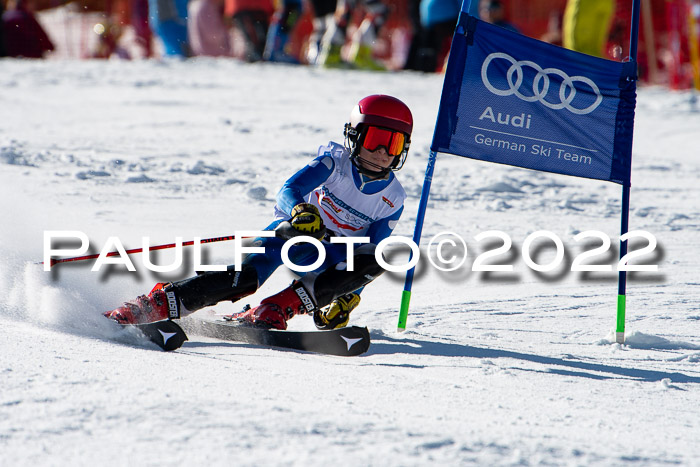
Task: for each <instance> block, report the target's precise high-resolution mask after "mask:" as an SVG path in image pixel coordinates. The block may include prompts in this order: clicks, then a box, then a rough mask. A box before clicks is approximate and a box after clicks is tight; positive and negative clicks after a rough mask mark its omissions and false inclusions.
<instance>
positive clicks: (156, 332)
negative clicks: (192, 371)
mask: <svg viewBox="0 0 700 467" xmlns="http://www.w3.org/2000/svg"><path fill="white" fill-rule="evenodd" d="M121 326H122V327H125V328H126V327H129V328H136V329H138V330H139V331H141V332H142V333H143V335H144V336H146V338H147V339H148V340H150V341H151V342H153V343H154V344H156V345H157V346H158V347H160V348H161V349H163V350H165V351H167V352H170V351H172V350H175V349H179V348H180V347H181V346H182V344H184V342H185V341H186V340H187V334H185V331H183V330H182V328H181V327H180V326H179V325H178V324H177V323H175V322H174V321H171V320H169V319H166V320H163V321H156V322H154V323H144V324H122V325H121Z"/></svg>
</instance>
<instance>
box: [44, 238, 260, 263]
mask: <svg viewBox="0 0 700 467" xmlns="http://www.w3.org/2000/svg"><path fill="white" fill-rule="evenodd" d="M235 238H236V236H235V235H229V236H227V237H213V238H203V239H201V240H200V241H199V243H214V242H225V241H227V240H233V239H235ZM243 238H248V237H243ZM191 245H194V240H189V241H187V242H183V243H182V246H191ZM175 246H176V244H175V243H168V244H165V245H156V246H151V247H149V248H148V251H155V250H165V249H168V248H174V247H175ZM142 252H143V248H134V249H131V250H126V254H127V255H131V254H134V253H142ZM119 254H120V253H119V252H118V251H112V252H109V253H107V254H106V255H105V256H118V255H119ZM99 256H100V255H99V254H97V255H85V256H75V257H73V258H59V259H54V258H51V263H49V267H53V266H54V265H55V264H58V263H68V262H71V261H85V260H88V259H97V258H98V257H99ZM39 264H44V262H43V261H42V262H41V263H39Z"/></svg>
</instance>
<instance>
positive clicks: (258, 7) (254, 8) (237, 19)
mask: <svg viewBox="0 0 700 467" xmlns="http://www.w3.org/2000/svg"><path fill="white" fill-rule="evenodd" d="M274 11H275V10H274V6H273V4H272V0H225V8H224V17H226V18H231V22H232V24H233V27H234V29H235V30H237V31H239V32H240V33H241V38H242V39H243V43H244V48H245V50H244V52H243V59H244V60H246V61H248V62H257V61H260V60H262V58H263V53H264V51H265V41H266V38H267V31H268V27H269V25H270V16H272V14H273V13H274Z"/></svg>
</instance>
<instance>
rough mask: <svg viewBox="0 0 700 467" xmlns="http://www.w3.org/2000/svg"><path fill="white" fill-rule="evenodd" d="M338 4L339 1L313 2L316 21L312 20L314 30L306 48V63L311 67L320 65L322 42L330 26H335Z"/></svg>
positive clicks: (317, 0)
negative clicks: (334, 19) (334, 18)
mask: <svg viewBox="0 0 700 467" xmlns="http://www.w3.org/2000/svg"><path fill="white" fill-rule="evenodd" d="M337 3H338V2H337V0H311V5H312V7H313V10H314V11H313V14H314V19H313V20H312V25H313V29H312V31H311V35H310V36H309V39H308V44H307V47H306V62H307V63H308V64H309V65H316V64H317V63H318V56H319V55H320V53H321V40H322V39H323V36H324V35H325V33H326V31H327V30H328V28H329V27H330V25H331V24H333V14H334V13H335V9H336V7H337Z"/></svg>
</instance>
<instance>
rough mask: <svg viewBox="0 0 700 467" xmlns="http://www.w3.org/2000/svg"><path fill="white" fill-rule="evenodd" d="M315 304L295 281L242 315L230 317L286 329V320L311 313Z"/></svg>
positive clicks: (303, 288) (299, 283)
mask: <svg viewBox="0 0 700 467" xmlns="http://www.w3.org/2000/svg"><path fill="white" fill-rule="evenodd" d="M315 309H316V304H315V303H314V302H313V299H312V298H311V294H309V292H307V290H306V288H305V287H304V286H303V285H302V284H301V282H298V281H295V282H294V283H293V284H292V285H290V286H289V287H287V288H286V289H284V290H283V291H281V292H279V293H278V294H276V295H273V296H271V297H267V298H266V299H265V300H263V301H262V302H260V305H258V306H257V307H255V308H250V309H248V310H246V311H243V312H242V313H238V314H235V315H233V316H232V318H234V319H242V320H244V321H248V322H250V323H253V324H255V325H260V326H265V327H272V328H276V329H281V330H285V329H287V320H289V319H290V318H291V317H292V316H294V315H297V314H304V313H312V312H313V311H314V310H315Z"/></svg>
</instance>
